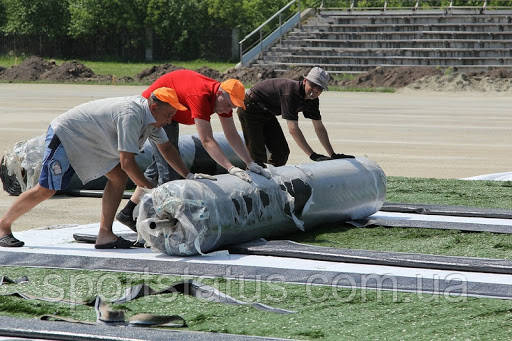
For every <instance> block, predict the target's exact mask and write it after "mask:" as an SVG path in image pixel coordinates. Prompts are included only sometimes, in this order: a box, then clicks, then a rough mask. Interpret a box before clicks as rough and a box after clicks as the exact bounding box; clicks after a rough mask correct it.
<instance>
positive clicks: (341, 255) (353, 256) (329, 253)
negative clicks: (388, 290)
mask: <svg viewBox="0 0 512 341" xmlns="http://www.w3.org/2000/svg"><path fill="white" fill-rule="evenodd" d="M228 249H229V252H230V253H237V254H247V255H261V256H275V257H291V258H302V259H314V260H322V261H331V262H345V263H358V264H374V265H388V266H400V267H413V268H425V269H438V270H455V271H471V272H488V273H499V274H512V261H509V260H505V259H490V258H473V257H455V256H438V255H428V254H419V253H405V252H387V251H371V250H356V249H338V248H334V247H323V246H314V245H307V244H300V243H296V242H293V241H290V240H271V241H265V240H259V241H254V242H250V243H244V244H239V245H234V246H231V247H229V248H228Z"/></svg>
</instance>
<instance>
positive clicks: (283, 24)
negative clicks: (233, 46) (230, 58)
mask: <svg viewBox="0 0 512 341" xmlns="http://www.w3.org/2000/svg"><path fill="white" fill-rule="evenodd" d="M295 4H297V10H296V11H293V10H292V6H293V5H295ZM287 11H288V12H291V14H290V13H288V15H286V12H287ZM300 15H301V0H292V1H290V2H289V3H288V4H287V5H286V6H284V7H283V8H281V9H280V10H279V11H277V12H276V13H275V14H274V15H273V16H271V17H270V18H269V19H267V20H266V21H265V22H264V23H263V24H261V25H260V26H258V28H256V29H255V30H254V31H252V32H251V33H249V34H248V35H246V36H245V38H244V39H242V40H241V41H240V42H239V43H238V45H239V51H240V64H241V65H242V66H245V65H248V64H249V63H250V62H252V61H253V60H254V59H256V58H257V57H258V55H259V54H260V53H262V52H263V51H264V50H265V48H267V47H268V46H269V45H271V44H272V43H273V42H274V41H276V40H277V39H280V38H281V37H282V36H283V35H284V34H285V33H287V32H288V31H290V30H291V29H292V28H294V27H295V26H299V27H300ZM276 19H277V20H279V22H278V25H277V28H275V29H274V28H273V27H272V23H273V22H274V20H276ZM273 26H274V27H275V26H276V25H273ZM265 30H266V31H267V33H265V32H264V31H265Z"/></svg>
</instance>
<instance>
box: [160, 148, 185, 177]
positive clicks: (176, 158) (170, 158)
mask: <svg viewBox="0 0 512 341" xmlns="http://www.w3.org/2000/svg"><path fill="white" fill-rule="evenodd" d="M157 147H158V150H159V151H160V154H162V156H163V158H164V159H165V161H167V163H168V164H169V165H170V166H171V167H172V168H173V169H174V170H175V171H176V172H178V173H179V174H180V175H181V176H182V177H184V178H186V177H187V175H188V173H190V171H189V170H188V168H187V166H186V165H185V162H183V159H182V158H181V156H180V153H179V152H178V150H177V149H176V147H174V146H173V144H172V143H171V142H165V143H163V144H159V145H157Z"/></svg>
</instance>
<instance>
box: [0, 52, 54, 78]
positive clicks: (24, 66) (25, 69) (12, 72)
mask: <svg viewBox="0 0 512 341" xmlns="http://www.w3.org/2000/svg"><path fill="white" fill-rule="evenodd" d="M55 67H57V65H56V64H55V62H47V61H46V60H44V59H43V58H40V57H30V58H27V59H25V60H24V61H23V62H22V63H21V64H19V65H14V66H11V67H10V68H7V69H4V70H3V71H1V72H0V79H2V80H7V81H36V80H38V79H39V77H40V76H41V75H42V74H43V73H45V72H47V71H49V70H51V69H53V68H55Z"/></svg>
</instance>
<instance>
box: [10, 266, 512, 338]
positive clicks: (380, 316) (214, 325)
mask: <svg viewBox="0 0 512 341" xmlns="http://www.w3.org/2000/svg"><path fill="white" fill-rule="evenodd" d="M0 271H1V273H0V274H3V275H8V276H9V277H11V278H16V277H19V276H21V275H27V276H28V277H29V279H30V282H29V283H25V284H17V285H14V284H10V285H4V286H2V287H0V294H6V293H9V292H13V291H20V292H24V293H29V294H32V295H38V296H45V297H51V298H57V297H62V298H64V299H72V300H76V301H82V300H85V299H88V298H90V297H91V296H95V295H97V294H100V295H102V296H103V297H104V298H106V299H108V300H111V299H115V298H118V297H120V296H122V294H123V293H124V290H125V288H126V287H129V286H132V285H135V284H139V283H141V282H145V283H146V284H148V285H149V286H151V287H152V288H154V289H162V288H164V287H166V286H168V285H170V284H171V283H173V282H175V281H178V280H180V278H178V277H175V276H163V275H158V276H157V275H147V274H146V275H145V274H128V273H118V272H115V273H113V272H102V271H73V270H60V269H59V270H57V269H37V268H23V267H1V268H0ZM196 280H199V281H201V282H203V283H205V284H208V285H212V286H214V287H216V288H217V289H219V290H221V291H223V292H225V293H227V294H228V295H231V296H234V297H236V298H239V299H241V300H244V301H248V302H261V303H265V304H268V305H271V306H274V307H280V308H284V309H288V310H294V311H296V312H297V313H295V314H288V315H280V314H275V313H269V312H263V311H260V310H257V309H254V308H252V307H249V306H236V305H228V304H222V303H211V302H207V301H203V300H199V299H197V298H192V297H189V296H183V295H178V294H167V295H159V296H149V297H144V298H140V299H138V300H135V301H132V302H128V303H125V304H121V305H113V306H112V308H113V309H115V310H124V311H125V315H126V317H127V318H128V317H130V316H132V315H135V314H137V313H143V312H145V313H152V314H161V315H174V314H177V315H180V316H182V317H183V318H184V319H185V320H186V322H187V324H188V327H187V328H186V329H187V330H192V331H208V332H222V333H233V334H243V335H259V336H271V337H282V338H293V339H322V340H361V339H363V340H369V339H371V340H408V339H415V340H438V339H446V340H447V339H457V340H459V339H460V340H466V339H495V340H505V339H508V338H509V335H510V333H511V332H512V324H511V321H512V303H511V302H510V301H506V300H497V299H484V298H467V297H458V296H448V295H447V296H441V295H426V294H420V293H399V292H389V291H374V290H361V289H350V288H332V287H323V286H313V285H294V284H283V283H276V282H253V281H242V280H224V279H204V278H203V279H201V278H196ZM0 311H1V314H2V315H9V316H16V317H25V318H37V317H38V316H40V315H43V314H56V315H61V316H65V317H71V318H74V319H78V320H82V321H89V322H94V321H95V318H96V315H95V312H94V309H93V308H92V307H87V306H80V305H79V306H69V305H67V304H64V303H47V302H42V301H25V300H22V299H20V298H14V297H2V296H0Z"/></svg>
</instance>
